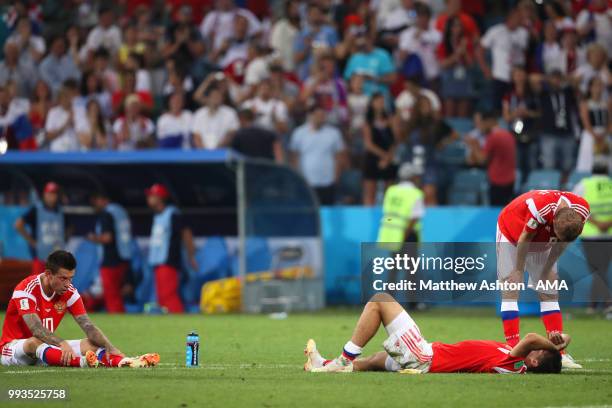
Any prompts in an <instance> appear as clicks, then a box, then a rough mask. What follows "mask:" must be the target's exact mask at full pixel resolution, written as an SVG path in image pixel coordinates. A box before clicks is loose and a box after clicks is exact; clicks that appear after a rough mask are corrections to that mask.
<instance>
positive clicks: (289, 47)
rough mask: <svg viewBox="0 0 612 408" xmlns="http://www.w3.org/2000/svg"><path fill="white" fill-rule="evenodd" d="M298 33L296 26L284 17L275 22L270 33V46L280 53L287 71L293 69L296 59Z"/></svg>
mask: <svg viewBox="0 0 612 408" xmlns="http://www.w3.org/2000/svg"><path fill="white" fill-rule="evenodd" d="M297 35H298V30H297V28H296V27H294V26H293V25H291V23H289V21H288V20H286V19H282V20H279V21H277V22H276V23H274V25H273V26H272V32H271V33H270V47H272V48H273V49H274V51H276V52H277V53H278V54H279V57H280V59H281V61H282V62H283V67H285V69H286V70H287V71H293V69H294V68H295V61H294V60H293V43H294V42H295V38H296V37H297Z"/></svg>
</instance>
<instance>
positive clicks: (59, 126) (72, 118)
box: [45, 80, 84, 152]
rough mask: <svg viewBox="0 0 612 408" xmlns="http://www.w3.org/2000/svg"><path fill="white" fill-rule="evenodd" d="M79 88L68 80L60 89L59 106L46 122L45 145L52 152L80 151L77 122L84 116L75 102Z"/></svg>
mask: <svg viewBox="0 0 612 408" xmlns="http://www.w3.org/2000/svg"><path fill="white" fill-rule="evenodd" d="M77 92H78V86H77V84H76V82H75V81H74V80H68V81H66V82H65V83H64V85H63V86H62V87H61V88H60V89H59V91H58V95H57V105H56V106H55V107H53V108H51V110H50V111H49V113H48V115H47V121H46V122H45V145H47V147H48V149H49V150H50V151H52V152H73V151H78V150H80V146H79V141H78V139H77V135H76V129H75V128H76V121H77V120H80V119H81V118H82V117H83V115H84V112H83V109H79V108H78V107H77V106H76V104H75V103H74V100H75V98H76V96H77Z"/></svg>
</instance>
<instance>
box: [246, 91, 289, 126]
mask: <svg viewBox="0 0 612 408" xmlns="http://www.w3.org/2000/svg"><path fill="white" fill-rule="evenodd" d="M242 106H243V107H244V108H246V109H251V110H253V112H254V113H255V122H256V123H257V124H258V125H260V126H262V127H265V128H266V129H270V130H275V127H274V121H273V120H272V119H273V117H276V120H277V121H280V122H287V120H288V119H289V115H288V112H287V105H285V102H283V101H281V100H278V99H268V100H267V101H264V100H263V99H261V98H259V97H256V98H253V99H249V100H248V101H245V102H244V103H243V104H242Z"/></svg>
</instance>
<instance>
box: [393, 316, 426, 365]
mask: <svg viewBox="0 0 612 408" xmlns="http://www.w3.org/2000/svg"><path fill="white" fill-rule="evenodd" d="M385 330H386V331H387V334H388V335H389V338H387V340H385V342H384V343H383V348H384V349H385V350H386V351H387V354H388V356H387V359H386V360H385V369H386V370H387V371H399V370H402V369H406V368H411V369H414V370H418V371H420V372H422V373H426V372H428V371H429V367H430V366H431V359H432V357H433V350H432V348H431V344H430V343H428V342H427V340H425V338H424V337H423V336H422V335H421V331H420V330H419V327H418V326H417V324H416V323H415V322H414V320H412V318H411V317H410V315H409V314H408V312H406V311H402V312H401V313H400V314H399V315H398V316H397V317H396V318H395V319H393V321H392V322H391V323H389V325H387V326H386V327H385Z"/></svg>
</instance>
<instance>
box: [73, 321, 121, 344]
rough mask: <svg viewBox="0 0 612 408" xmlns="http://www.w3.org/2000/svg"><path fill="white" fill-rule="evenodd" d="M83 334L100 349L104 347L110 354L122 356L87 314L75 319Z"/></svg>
mask: <svg viewBox="0 0 612 408" xmlns="http://www.w3.org/2000/svg"><path fill="white" fill-rule="evenodd" d="M74 320H75V321H76V322H77V324H78V325H79V327H80V328H81V330H83V333H85V335H86V336H87V339H88V340H89V341H90V342H91V343H93V344H94V345H96V346H98V347H104V348H105V349H106V350H107V351H108V352H109V354H122V353H121V352H120V351H119V350H118V349H117V348H116V347H115V346H113V344H112V343H111V342H110V340H109V339H108V337H106V335H105V334H104V333H102V330H100V329H99V328H98V327H97V326H96V325H95V324H94V323H93V322H92V321H91V319H90V318H89V316H88V315H87V313H85V314H82V315H78V316H75V317H74Z"/></svg>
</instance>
